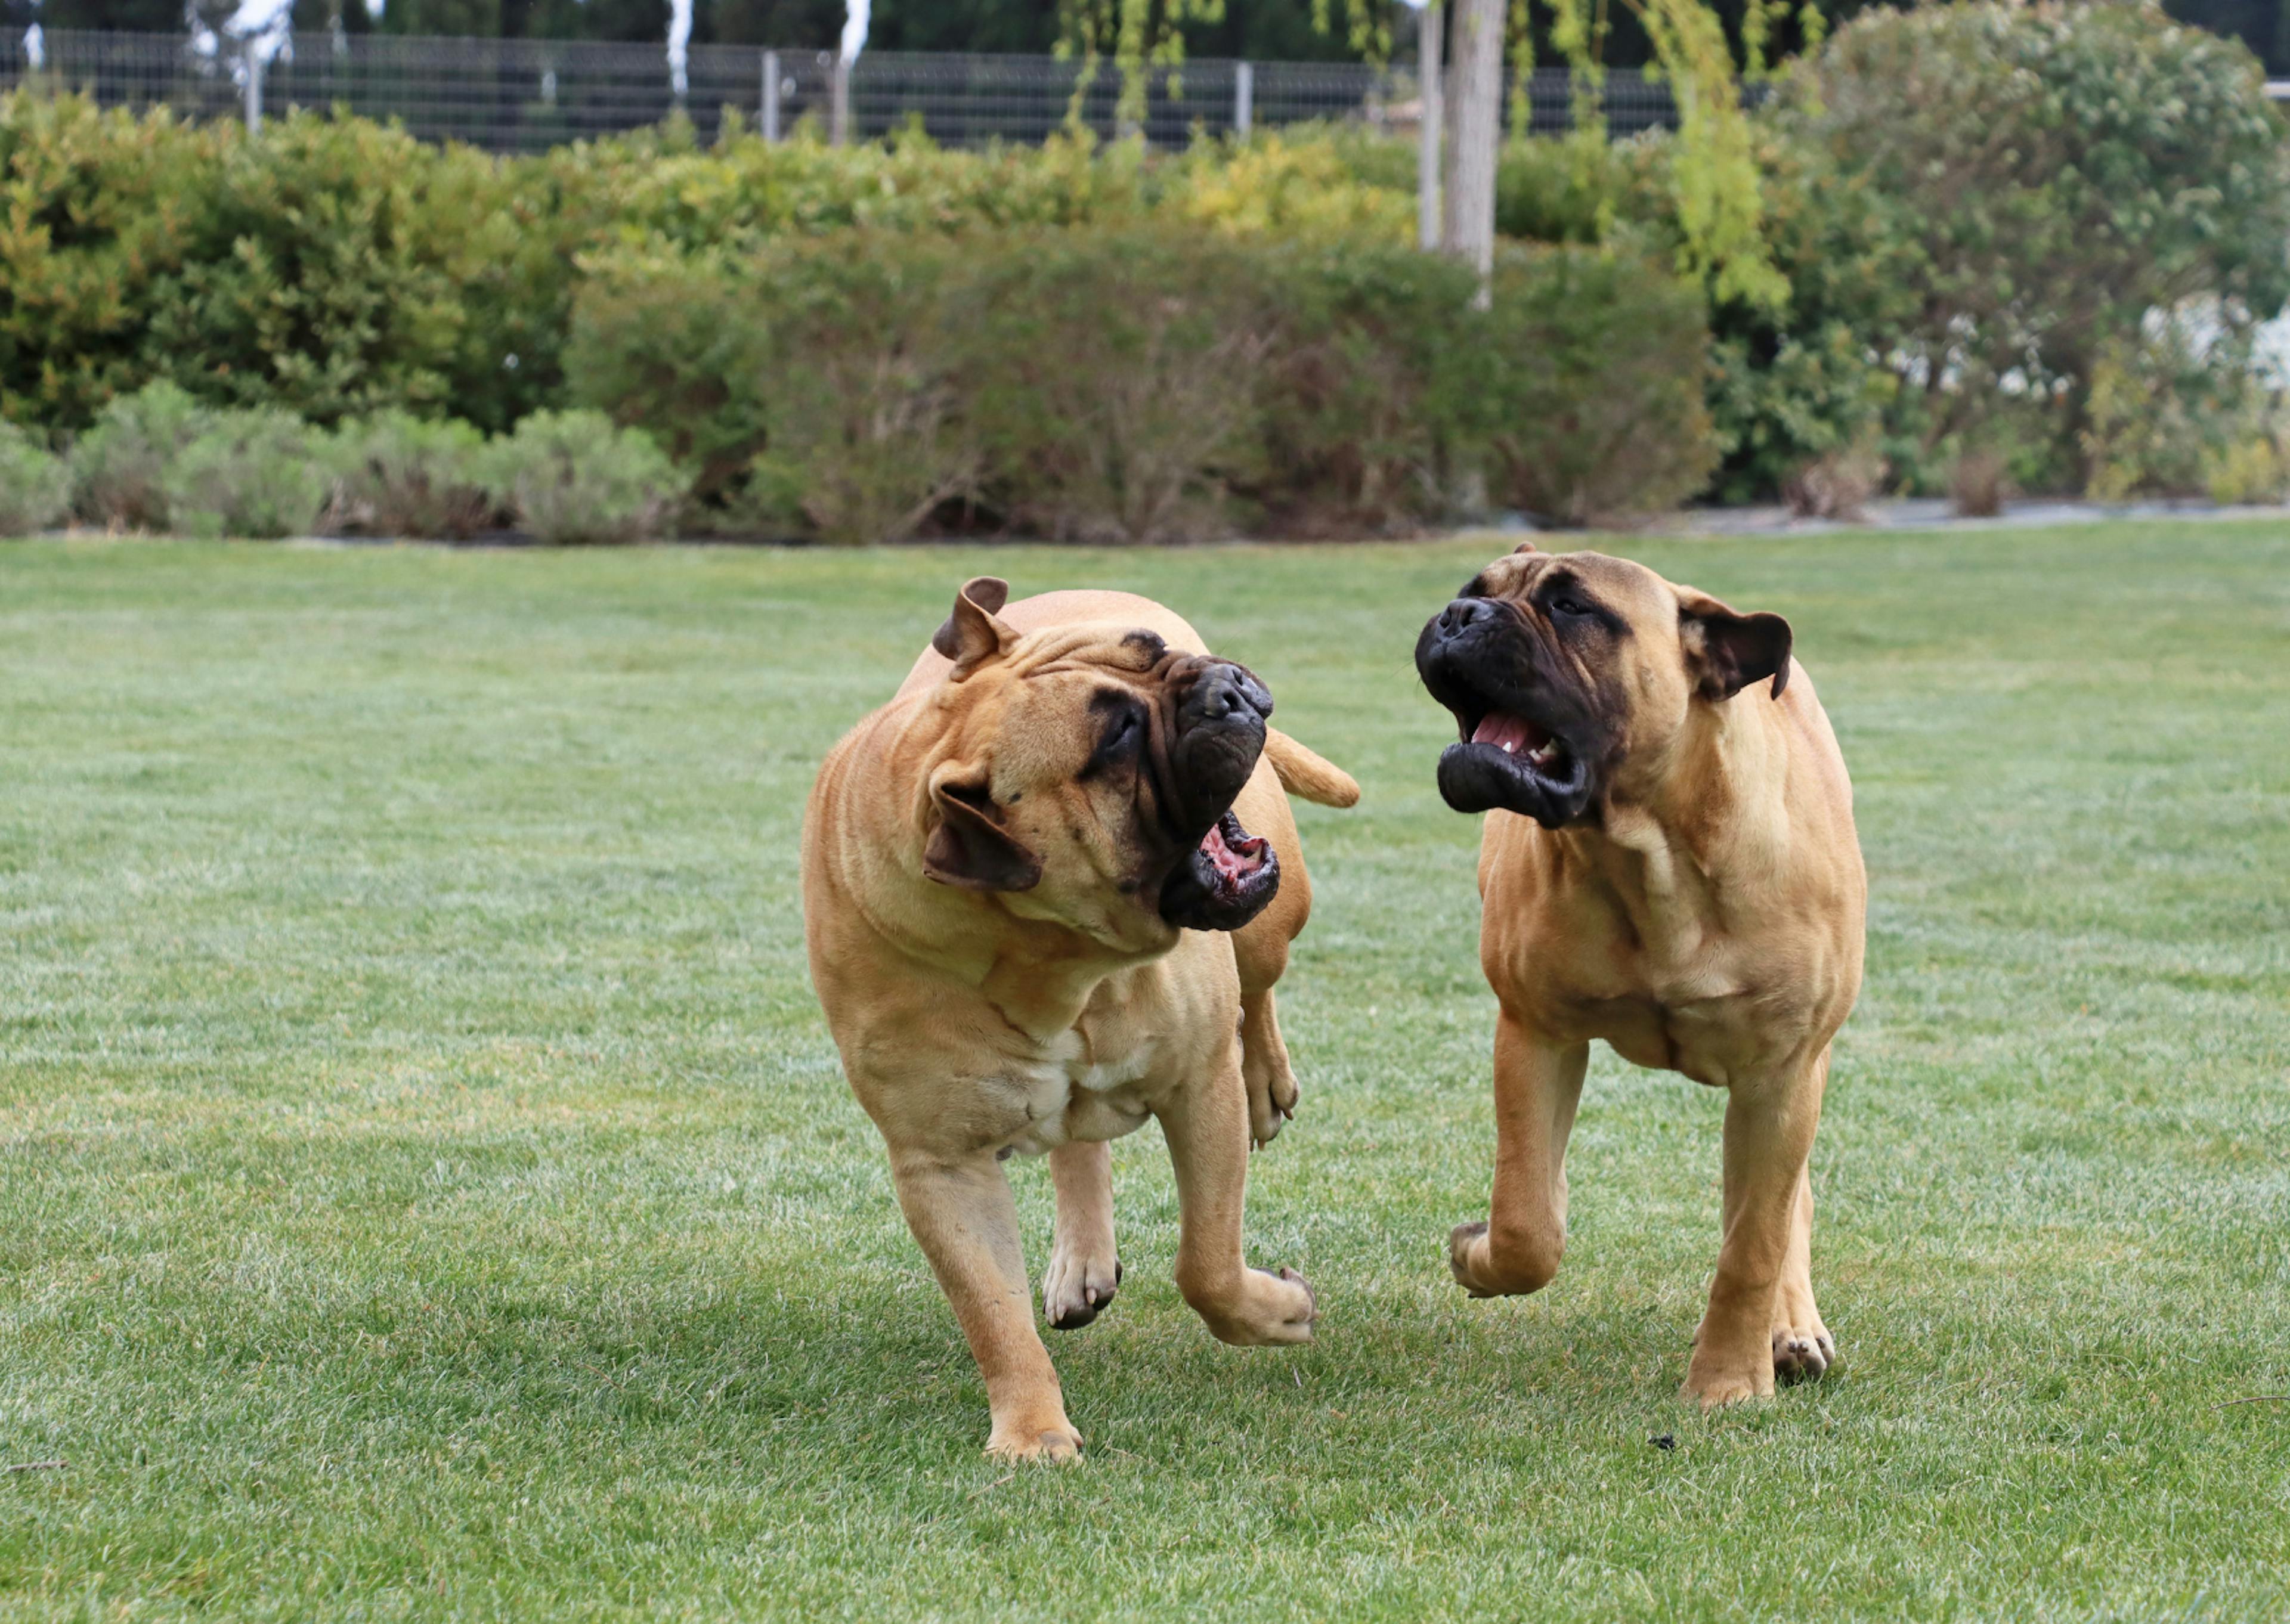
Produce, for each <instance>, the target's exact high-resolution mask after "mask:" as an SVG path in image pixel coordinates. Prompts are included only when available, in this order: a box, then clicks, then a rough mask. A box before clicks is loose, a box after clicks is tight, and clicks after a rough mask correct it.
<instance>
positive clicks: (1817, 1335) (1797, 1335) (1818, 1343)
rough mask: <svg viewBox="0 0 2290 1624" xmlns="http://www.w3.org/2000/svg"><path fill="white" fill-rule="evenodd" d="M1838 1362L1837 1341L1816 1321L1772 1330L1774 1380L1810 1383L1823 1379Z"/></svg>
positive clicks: (1782, 1326) (1777, 1327)
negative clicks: (1819, 1378)
mask: <svg viewBox="0 0 2290 1624" xmlns="http://www.w3.org/2000/svg"><path fill="white" fill-rule="evenodd" d="M1836 1363H1837V1339H1836V1338H1834V1337H1832V1336H1830V1334H1829V1327H1828V1326H1826V1325H1824V1324H1822V1323H1821V1322H1820V1321H1819V1320H1815V1321H1814V1323H1813V1324H1810V1325H1775V1326H1774V1380H1777V1381H1782V1382H1791V1381H1811V1380H1814V1379H1815V1378H1817V1377H1821V1376H1825V1375H1827V1374H1828V1373H1829V1372H1830V1368H1831V1367H1832V1366H1834V1365H1835V1364H1836Z"/></svg>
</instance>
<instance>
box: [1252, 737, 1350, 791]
mask: <svg viewBox="0 0 2290 1624" xmlns="http://www.w3.org/2000/svg"><path fill="white" fill-rule="evenodd" d="M1264 758H1265V759H1266V760H1267V761H1269V762H1270V763H1271V764H1272V770H1273V771H1274V772H1277V773H1278V774H1279V775H1280V788H1283V789H1285V790H1286V791H1287V792H1288V793H1289V794H1290V795H1294V796H1303V797H1304V799H1306V800H1308V801H1312V802H1316V803H1317V804H1320V805H1322V806H1351V805H1354V804H1357V802H1358V800H1359V786H1358V785H1357V784H1356V783H1354V782H1353V781H1352V775H1351V774H1350V773H1349V772H1345V771H1344V770H1343V769H1342V768H1341V767H1339V766H1338V765H1336V764H1335V763H1333V762H1332V761H1329V760H1327V759H1326V758H1325V757H1324V756H1319V755H1317V754H1316V753H1314V752H1313V751H1311V750H1308V749H1306V748H1304V747H1303V746H1302V745H1301V744H1298V743H1297V742H1296V741H1295V740H1293V739H1291V738H1290V737H1289V736H1288V735H1287V734H1285V733H1284V732H1281V731H1280V730H1279V729H1278V728H1277V727H1268V728H1266V729H1265V730H1264Z"/></svg>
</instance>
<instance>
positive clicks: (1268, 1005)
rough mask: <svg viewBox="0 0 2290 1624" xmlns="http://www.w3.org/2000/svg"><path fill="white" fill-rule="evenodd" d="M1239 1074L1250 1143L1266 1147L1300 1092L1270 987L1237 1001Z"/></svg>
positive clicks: (1290, 1114) (1292, 1113) (1291, 1111)
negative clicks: (1245, 1097)
mask: <svg viewBox="0 0 2290 1624" xmlns="http://www.w3.org/2000/svg"><path fill="white" fill-rule="evenodd" d="M1240 1071H1241V1077H1242V1080H1243V1081H1244V1082H1245V1083H1246V1084H1247V1085H1248V1137H1249V1141H1250V1142H1251V1143H1252V1144H1254V1145H1258V1146H1263V1145H1269V1144H1270V1143H1271V1142H1272V1136H1273V1135H1274V1134H1276V1133H1277V1132H1280V1127H1281V1124H1284V1123H1285V1122H1287V1121H1289V1120H1290V1119H1291V1118H1293V1116H1295V1115H1296V1101H1297V1099H1298V1097H1299V1092H1300V1091H1299V1090H1298V1089H1297V1087H1296V1073H1295V1072H1294V1070H1293V1069H1292V1068H1290V1066H1289V1064H1288V1044H1287V1042H1286V1040H1285V1039H1284V1038H1283V1037H1282V1036H1280V1015H1279V1012H1278V1011H1277V1009H1276V1008H1275V1007H1274V1004H1273V1001H1272V989H1271V988H1269V987H1268V988H1265V989H1264V990H1263V991H1262V992H1261V993H1258V994H1256V995H1254V996H1244V997H1243V998H1242V999H1241V1001H1240Z"/></svg>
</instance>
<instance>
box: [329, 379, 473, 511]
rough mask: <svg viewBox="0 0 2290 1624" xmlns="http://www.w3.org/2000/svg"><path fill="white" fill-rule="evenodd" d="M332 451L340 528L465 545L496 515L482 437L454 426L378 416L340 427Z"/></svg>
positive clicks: (452, 423) (406, 416)
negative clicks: (336, 477) (336, 482)
mask: <svg viewBox="0 0 2290 1624" xmlns="http://www.w3.org/2000/svg"><path fill="white" fill-rule="evenodd" d="M336 445H337V452H336V459H335V461H336V467H337V468H338V471H339V475H340V483H339V484H338V485H337V487H336V490H335V495H334V504H335V513H336V517H337V520H338V522H340V523H341V524H345V525H348V526H353V527H355V528H356V529H358V530H361V531H363V532H366V533H368V534H370V535H378V536H420V537H428V538H433V539H436V540H452V541H466V540H468V539H469V538H470V537H472V536H474V535H476V534H477V533H478V532H480V531H484V530H487V529H490V528H491V527H492V524H493V522H494V518H495V516H496V515H497V514H498V513H499V511H500V499H499V498H498V497H497V496H496V495H495V494H494V493H493V491H492V487H491V484H490V480H491V477H492V468H491V467H490V466H489V462H488V456H487V450H486V445H485V436H484V435H483V434H481V433H479V432H478V431H477V429H476V428H474V427H472V426H471V425H469V424H468V423H464V422H461V421H460V420H457V419H452V418H444V419H424V418H418V417H415V416H413V415H412V413H410V412H397V411H390V412H376V413H375V414H374V415H373V416H372V417H371V418H362V419H356V420H351V421H349V422H347V423H344V424H343V425H342V427H341V429H340V432H339V434H338V435H337V436H336Z"/></svg>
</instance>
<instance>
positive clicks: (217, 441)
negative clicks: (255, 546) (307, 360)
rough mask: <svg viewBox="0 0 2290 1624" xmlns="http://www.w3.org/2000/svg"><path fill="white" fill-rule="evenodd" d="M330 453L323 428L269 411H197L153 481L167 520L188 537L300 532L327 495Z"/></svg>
mask: <svg viewBox="0 0 2290 1624" xmlns="http://www.w3.org/2000/svg"><path fill="white" fill-rule="evenodd" d="M330 450H331V448H330V446H329V444H328V442H327V439H326V436H325V434H324V431H322V430H321V429H319V428H316V427H315V426H314V425H312V424H309V423H306V422H304V421H303V420H301V419H300V418H298V417H296V416H294V415H293V413H292V412H281V411H279V410H277V409H276V408H275V407H269V406H261V407H254V408H251V409H247V410H244V411H240V410H231V409H228V408H226V409H223V410H220V411H217V412H209V413H205V414H203V416H202V419H201V421H200V427H199V431H198V433H197V434H196V435H195V436H194V437H193V438H192V439H191V440H190V441H189V442H188V443H187V444H185V445H184V446H183V447H182V448H181V449H180V451H178V452H176V453H175V454H174V455H173V456H172V458H170V459H169V460H168V462H167V468H166V471H165V473H164V475H162V476H161V480H160V485H161V489H162V490H163V491H164V492H165V494H166V500H167V514H168V519H169V522H170V523H171V524H172V525H173V526H174V528H176V529H178V530H180V531H182V532H185V533H186V534H188V535H194V536H208V537H215V536H237V537H244V538H246V539H248V540H276V539H277V538H279V537H283V536H301V535H308V534H309V533H310V532H312V531H313V530H315V529H316V528H317V524H318V516H319V514H320V512H321V511H322V510H323V509H324V507H325V505H326V501H327V499H328V497H329V496H331V495H332V492H333V483H334V482H333V468H332V457H331V455H330Z"/></svg>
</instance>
